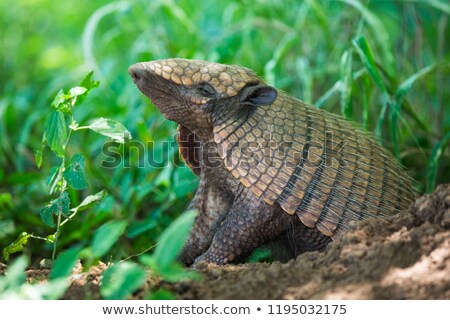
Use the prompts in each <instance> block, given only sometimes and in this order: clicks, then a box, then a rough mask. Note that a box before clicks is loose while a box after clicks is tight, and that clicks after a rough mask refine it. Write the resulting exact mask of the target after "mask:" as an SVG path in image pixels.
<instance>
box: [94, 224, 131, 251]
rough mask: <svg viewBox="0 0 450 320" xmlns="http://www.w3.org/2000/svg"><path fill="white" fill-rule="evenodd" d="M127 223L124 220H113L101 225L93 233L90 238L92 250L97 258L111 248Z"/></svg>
mask: <svg viewBox="0 0 450 320" xmlns="http://www.w3.org/2000/svg"><path fill="white" fill-rule="evenodd" d="M126 226H127V223H126V222H125V221H113V222H109V223H106V224H104V225H103V226H101V227H100V228H99V229H98V230H97V231H96V232H95V234H94V239H93V240H92V252H93V254H94V256H95V257H97V258H99V257H101V256H103V255H104V254H105V253H107V252H108V251H109V249H111V247H112V246H113V245H114V244H115V243H116V242H117V240H118V239H119V237H120V236H121V235H122V234H123V232H124V231H125V228H126Z"/></svg>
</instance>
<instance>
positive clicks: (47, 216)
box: [39, 202, 58, 227]
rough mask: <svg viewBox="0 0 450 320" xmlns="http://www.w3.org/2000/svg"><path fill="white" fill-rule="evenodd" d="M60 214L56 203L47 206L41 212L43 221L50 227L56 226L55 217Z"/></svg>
mask: <svg viewBox="0 0 450 320" xmlns="http://www.w3.org/2000/svg"><path fill="white" fill-rule="evenodd" d="M57 213H58V205H57V204H56V203H54V202H50V203H49V204H48V205H47V206H45V207H44V208H42V209H41V211H39V215H40V217H41V220H42V221H43V222H44V223H45V224H46V225H48V226H49V227H54V226H55V221H54V220H53V215H56V214H57Z"/></svg>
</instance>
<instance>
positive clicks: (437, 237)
mask: <svg viewBox="0 0 450 320" xmlns="http://www.w3.org/2000/svg"><path fill="white" fill-rule="evenodd" d="M106 268H107V266H106V265H105V264H100V265H98V266H97V267H95V268H93V269H92V270H90V271H89V272H88V273H82V272H81V271H80V270H78V271H76V272H75V273H76V274H77V276H75V277H72V279H74V280H72V281H73V282H72V285H71V288H70V289H69V291H68V292H67V293H66V295H65V296H64V298H66V299H82V298H86V297H87V298H99V293H98V292H99V290H98V284H99V282H100V280H101V273H102V271H103V270H105V269H106ZM199 271H200V272H201V273H202V274H203V281H184V282H179V283H175V284H169V283H166V282H164V281H158V280H154V279H153V280H152V281H149V284H148V285H147V286H146V288H145V289H141V290H139V291H138V292H137V293H136V294H135V296H134V298H140V297H142V296H144V294H145V291H147V290H148V289H150V290H154V289H157V288H164V289H166V290H170V291H172V292H173V293H174V294H175V295H176V297H177V298H179V299H450V185H441V186H439V187H438V188H437V189H436V191H435V192H434V193H433V194H430V195H424V196H422V197H420V198H419V199H417V200H416V202H415V203H414V204H411V206H410V208H409V209H408V210H407V211H405V212H403V213H401V214H400V215H398V216H397V217H396V218H395V219H394V220H393V221H391V222H388V221H384V220H375V219H374V220H366V221H363V222H357V223H354V224H352V225H351V230H350V231H349V232H348V233H346V234H345V235H344V236H343V237H341V238H340V239H339V240H338V241H336V242H334V243H331V244H330V245H329V246H328V247H327V249H326V250H325V251H324V252H311V253H306V254H303V255H301V256H299V257H298V258H297V259H296V260H292V261H290V262H288V263H272V264H269V263H248V264H240V265H227V266H215V265H206V264H203V265H200V266H199ZM28 276H29V277H31V278H33V277H44V278H45V276H46V271H36V270H31V271H28ZM87 284H88V290H87V288H86V285H87Z"/></svg>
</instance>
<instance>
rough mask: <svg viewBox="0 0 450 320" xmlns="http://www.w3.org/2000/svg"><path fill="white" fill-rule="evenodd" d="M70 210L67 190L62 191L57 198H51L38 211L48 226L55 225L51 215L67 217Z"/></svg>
mask: <svg viewBox="0 0 450 320" xmlns="http://www.w3.org/2000/svg"><path fill="white" fill-rule="evenodd" d="M69 211H70V199H69V195H68V194H67V192H63V193H62V194H61V195H60V196H59V197H58V198H57V199H54V200H52V201H51V202H50V203H49V204H48V205H46V206H45V207H44V208H42V209H41V211H40V212H39V214H40V216H41V219H42V221H43V222H44V223H45V224H46V225H48V226H50V227H54V226H55V221H54V219H53V216H58V215H59V214H61V215H63V216H65V217H67V216H68V215H69Z"/></svg>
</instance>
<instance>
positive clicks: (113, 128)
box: [82, 118, 131, 144]
mask: <svg viewBox="0 0 450 320" xmlns="http://www.w3.org/2000/svg"><path fill="white" fill-rule="evenodd" d="M82 128H86V129H91V130H92V131H95V132H97V133H100V134H101V135H104V136H107V137H110V138H111V139H113V140H114V141H116V142H119V143H122V144H123V143H125V139H131V134H130V132H129V131H128V130H127V128H125V127H124V126H123V125H122V124H121V123H119V122H117V121H115V120H111V119H106V118H98V119H96V120H94V121H93V122H92V123H91V124H90V125H88V126H87V127H82Z"/></svg>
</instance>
